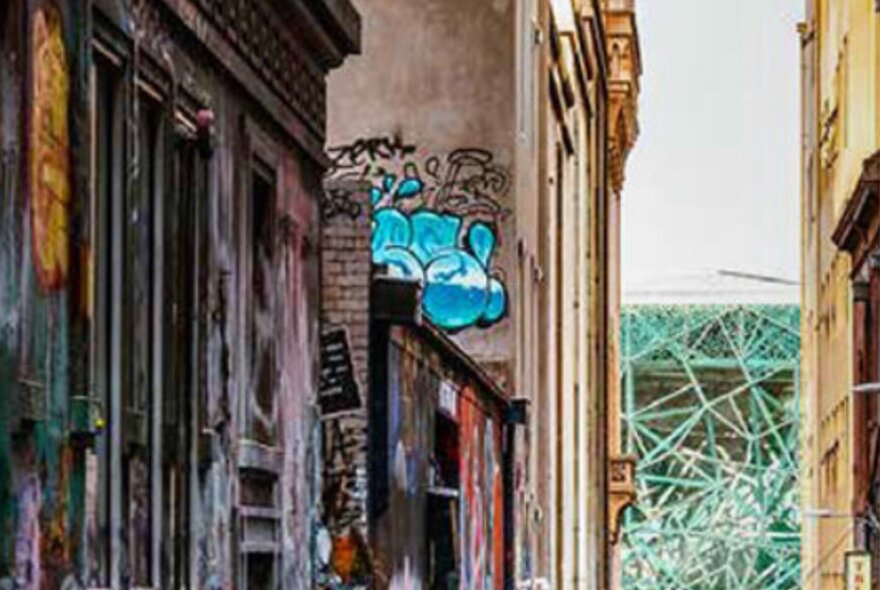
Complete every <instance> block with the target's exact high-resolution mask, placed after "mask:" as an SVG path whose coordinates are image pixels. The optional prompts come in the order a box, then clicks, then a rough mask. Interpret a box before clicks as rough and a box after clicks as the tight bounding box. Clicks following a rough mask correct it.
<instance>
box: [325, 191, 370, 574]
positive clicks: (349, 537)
mask: <svg viewBox="0 0 880 590" xmlns="http://www.w3.org/2000/svg"><path fill="white" fill-rule="evenodd" d="M370 213H371V204H370V197H369V189H368V187H367V186H365V185H364V184H363V183H359V182H335V183H334V182H328V183H326V184H325V190H324V201H323V206H322V227H321V372H320V381H319V389H318V404H319V409H320V420H321V425H320V428H321V434H322V436H321V466H320V475H321V493H320V497H319V499H320V503H319V505H318V507H317V508H318V509H317V513H318V517H319V519H318V522H317V523H316V530H315V542H316V549H317V551H316V555H315V567H316V571H315V578H316V584H317V587H318V588H321V589H334V590H335V589H347V588H370V587H371V583H372V580H373V569H374V568H373V560H372V556H371V552H370V548H369V533H368V526H367V485H368V484H367V477H368V462H369V457H368V428H369V424H368V416H369V411H368V410H369V403H370V396H369V393H370V391H369V362H370V285H371V281H372V277H373V265H372V261H371V259H372V254H371V250H370V236H371V231H372V223H371V215H370Z"/></svg>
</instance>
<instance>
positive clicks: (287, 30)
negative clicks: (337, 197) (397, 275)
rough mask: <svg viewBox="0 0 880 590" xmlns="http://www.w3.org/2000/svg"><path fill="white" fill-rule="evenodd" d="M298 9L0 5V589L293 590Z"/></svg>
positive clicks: (252, 0)
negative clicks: (184, 589)
mask: <svg viewBox="0 0 880 590" xmlns="http://www.w3.org/2000/svg"><path fill="white" fill-rule="evenodd" d="M172 4H173V5H172ZM319 4H320V6H318V5H319ZM323 4H324V3H317V4H315V3H313V5H311V7H301V6H298V7H293V6H290V5H287V4H285V5H284V6H281V5H280V3H274V2H268V1H265V0H246V1H245V0H242V1H238V2H234V3H233V2H222V3H215V2H208V1H201V0H197V1H195V2H192V3H188V4H187V6H186V8H185V9H183V8H182V5H181V4H179V3H162V2H156V1H151V0H141V1H137V2H117V1H116V0H91V1H88V2H86V1H84V0H72V1H61V0H10V1H8V2H2V3H0V45H2V47H0V50H2V51H0V588H16V589H19V588H21V589H38V588H45V589H52V590H54V589H60V588H63V589H70V588H83V587H104V588H124V587H154V588H172V587H194V588H196V587H197V588H254V589H260V588H291V589H293V588H296V589H299V588H306V587H309V586H310V585H311V583H312V577H313V562H312V558H311V556H312V548H313V540H314V535H313V533H314V530H315V522H317V520H318V516H317V515H316V514H314V513H313V507H314V506H316V505H317V504H318V502H317V495H318V491H319V490H318V488H317V486H318V483H319V479H320V478H319V476H318V474H317V469H318V465H319V459H320V457H318V449H320V439H321V428H320V422H319V420H318V418H319V411H318V410H317V407H318V403H319V400H318V395H317V393H318V392H317V389H318V387H317V386H318V371H317V369H318V350H319V334H318V290H319V287H320V285H319V276H318V269H319V259H318V244H319V235H318V226H319V197H320V194H321V184H320V182H321V177H322V176H323V172H324V170H323V162H324V152H323V140H324V122H325V114H324V109H325V104H326V94H325V93H326V87H325V83H324V77H325V76H326V73H327V70H328V69H329V68H331V67H334V66H336V65H339V64H340V62H341V60H342V58H343V56H344V54H345V53H346V52H348V51H351V50H354V49H356V47H357V44H358V39H357V34H358V33H357V31H358V28H359V21H358V16H357V14H356V13H355V12H354V11H353V10H352V9H351V6H350V5H349V4H348V3H347V2H344V1H343V2H334V3H333V6H332V7H325V6H324V5H323ZM312 10H319V11H320V13H321V18H320V19H317V18H313V15H311V14H306V12H310V11H312ZM306 21H308V22H309V23H311V24H310V25H309V27H305V28H310V27H311V28H314V29H315V30H312V31H306V30H305V28H297V29H296V30H293V28H292V27H287V26H286V25H285V24H284V23H289V22H306ZM318 29H321V30H318ZM325 35H326V36H325ZM318 37H321V38H323V39H324V41H322V42H321V43H320V44H315V43H313V41H312V40H313V39H315V38H318Z"/></svg>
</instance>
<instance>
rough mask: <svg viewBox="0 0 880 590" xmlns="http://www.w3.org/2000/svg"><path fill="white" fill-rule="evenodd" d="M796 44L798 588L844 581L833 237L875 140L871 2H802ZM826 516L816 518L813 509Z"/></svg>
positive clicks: (848, 463) (846, 320)
mask: <svg viewBox="0 0 880 590" xmlns="http://www.w3.org/2000/svg"><path fill="white" fill-rule="evenodd" d="M806 7H807V18H806V21H805V23H804V24H803V25H802V26H801V27H800V34H801V45H802V72H803V77H802V106H803V137H802V140H803V156H802V179H803V182H802V280H803V299H802V304H803V327H802V365H801V391H802V410H803V411H802V421H803V422H802V478H803V488H802V505H803V509H804V521H803V549H802V551H803V556H802V557H803V559H802V572H803V574H802V577H803V584H802V586H803V588H805V589H819V588H823V589H824V588H830V589H836V588H844V585H845V580H844V559H843V555H844V553H845V552H846V551H848V550H850V549H852V548H853V547H854V540H855V536H854V535H855V533H854V521H853V519H851V518H847V517H846V516H845V515H846V514H849V513H851V511H852V508H853V498H854V491H855V490H854V489H853V460H852V457H853V445H854V444H864V441H854V440H853V439H852V436H851V433H852V431H853V411H852V404H851V400H852V394H851V389H852V383H853V371H852V367H853V353H852V349H853V341H852V334H853V329H852V289H851V286H850V259H849V255H848V254H846V253H844V252H841V251H839V250H838V249H837V248H836V247H835V245H834V244H833V243H832V240H831V236H832V234H833V232H834V231H835V229H836V228H837V226H838V224H839V222H840V218H841V214H842V212H843V210H844V208H845V207H846V205H847V203H848V201H849V199H850V196H851V195H852V194H853V192H854V190H855V187H856V184H857V182H858V178H859V175H860V173H861V172H862V163H863V161H864V160H865V159H866V158H867V157H868V156H870V155H872V154H873V153H874V152H875V151H876V150H877V148H878V131H877V108H878V101H877V98H878V93H877V81H878V80H877V47H878V46H877V37H878V25H880V23H878V16H877V14H876V13H875V9H874V3H873V2H869V1H867V0H866V1H855V0H845V1H836V0H807V2H806ZM817 510H820V511H824V512H826V513H830V514H832V516H830V517H824V518H817V516H816V514H817V513H816V511H817Z"/></svg>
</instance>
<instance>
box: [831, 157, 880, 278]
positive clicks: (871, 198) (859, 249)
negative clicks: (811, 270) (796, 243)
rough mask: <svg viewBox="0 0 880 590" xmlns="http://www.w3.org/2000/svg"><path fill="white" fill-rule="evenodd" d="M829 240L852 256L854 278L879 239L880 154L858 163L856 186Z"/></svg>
mask: <svg viewBox="0 0 880 590" xmlns="http://www.w3.org/2000/svg"><path fill="white" fill-rule="evenodd" d="M831 239H832V240H833V241H834V244H835V245H836V246H837V247H838V248H839V249H841V250H843V251H844V252H848V253H849V254H850V255H851V256H852V276H853V277H856V276H857V275H858V273H859V271H860V270H861V267H862V265H863V264H864V263H865V262H866V261H867V260H868V256H869V254H870V253H871V252H873V251H874V249H875V248H876V247H877V242H878V239H880V151H878V152H875V153H874V154H873V155H872V156H871V157H869V158H867V159H866V160H865V161H864V163H863V164H862V174H861V176H859V181H858V184H856V188H855V190H854V191H853V194H852V196H851V197H850V199H849V202H848V203H847V206H846V209H844V211H843V214H842V215H841V217H840V221H839V222H838V224H837V228H836V229H835V230H834V234H832V236H831Z"/></svg>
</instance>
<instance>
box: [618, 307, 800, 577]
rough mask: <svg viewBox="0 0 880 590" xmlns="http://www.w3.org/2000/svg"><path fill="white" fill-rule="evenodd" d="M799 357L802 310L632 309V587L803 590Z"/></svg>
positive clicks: (628, 356) (628, 354) (628, 318)
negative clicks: (635, 460) (634, 461)
mask: <svg viewBox="0 0 880 590" xmlns="http://www.w3.org/2000/svg"><path fill="white" fill-rule="evenodd" d="M799 357H800V311H799V308H798V307H797V306H792V305H778V306H773V305H724V306H720V305H698V306H688V305H681V306H676V305H671V306H660V305H639V306H628V307H625V308H624V310H623V312H622V317H621V379H622V396H623V400H622V402H623V403H622V420H623V429H622V432H623V445H624V450H625V452H627V453H630V454H632V455H635V456H636V457H637V458H638V463H637V472H636V486H637V489H638V502H637V504H636V506H635V507H634V508H632V509H630V510H629V511H628V512H627V514H626V516H625V517H624V521H623V527H622V532H623V534H622V555H621V564H622V587H623V588H624V590H648V589H650V590H698V589H699V590H716V589H718V590H721V589H724V590H787V589H790V588H792V589H793V588H797V587H798V585H799V581H800V543H801V534H800V517H799V496H798V477H799V473H798V448H799V440H798V432H799V426H800V401H799V395H798V381H799V377H798V367H799Z"/></svg>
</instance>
